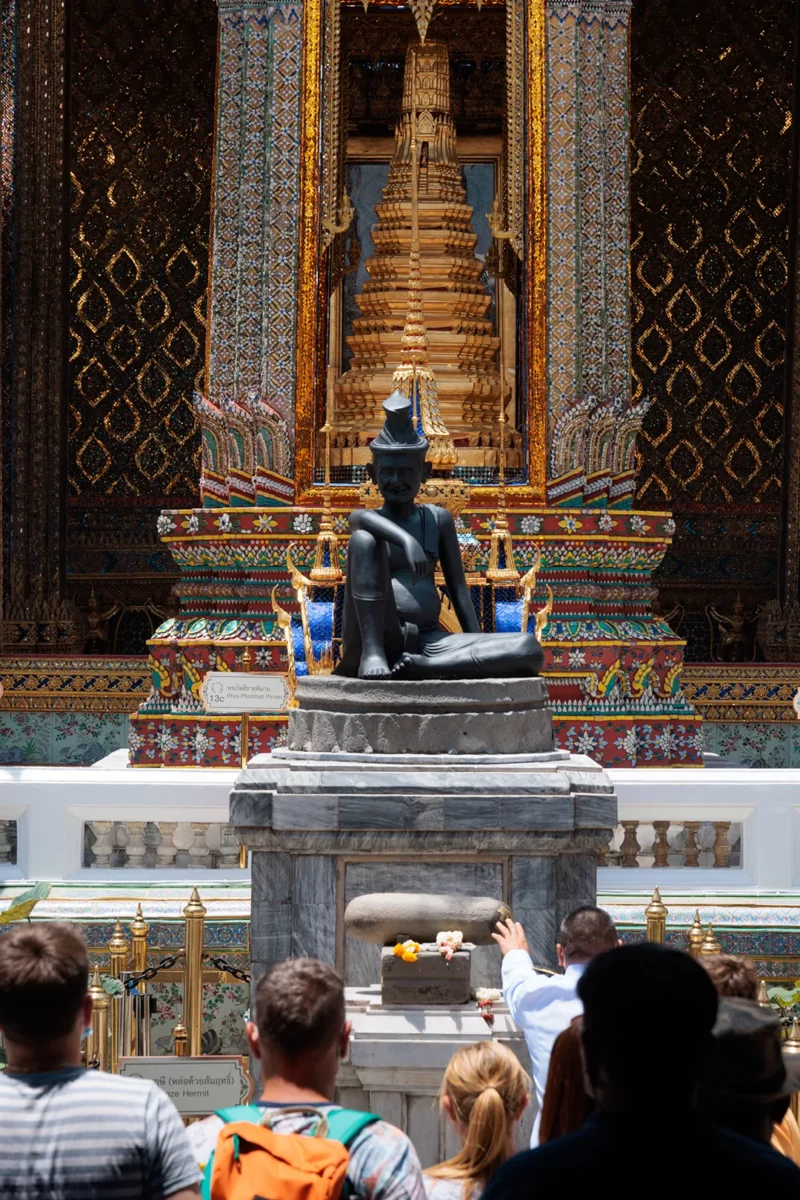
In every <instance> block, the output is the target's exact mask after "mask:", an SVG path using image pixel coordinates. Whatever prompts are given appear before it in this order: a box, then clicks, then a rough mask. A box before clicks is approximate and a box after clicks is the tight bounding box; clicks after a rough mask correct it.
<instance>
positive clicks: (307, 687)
mask: <svg viewBox="0 0 800 1200" xmlns="http://www.w3.org/2000/svg"><path fill="white" fill-rule="evenodd" d="M296 694H297V700H298V702H299V704H300V707H299V708H298V709H295V710H294V711H293V712H292V713H291V714H290V717H289V747H290V749H292V750H304V751H306V752H316V753H334V754H337V753H340V752H341V753H346V754H372V753H375V754H452V755H457V754H520V753H538V752H542V751H546V750H550V749H552V746H553V723H552V716H551V713H550V710H549V709H548V708H546V707H545V705H546V703H547V690H546V688H545V685H544V682H543V681H542V680H541V679H481V680H458V681H456V682H450V681H447V680H437V681H436V682H431V681H414V682H403V681H402V680H360V679H345V678H339V677H338V676H335V675H334V676H308V677H307V678H304V679H300V680H298V684H297V693H296Z"/></svg>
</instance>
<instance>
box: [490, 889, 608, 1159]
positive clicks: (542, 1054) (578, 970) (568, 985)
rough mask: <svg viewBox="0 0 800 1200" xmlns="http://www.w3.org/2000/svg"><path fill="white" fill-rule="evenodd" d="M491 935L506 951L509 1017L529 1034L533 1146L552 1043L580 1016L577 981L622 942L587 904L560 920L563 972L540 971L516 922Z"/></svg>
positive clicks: (604, 917)
mask: <svg viewBox="0 0 800 1200" xmlns="http://www.w3.org/2000/svg"><path fill="white" fill-rule="evenodd" d="M492 937H493V938H494V940H495V941H496V942H497V943H498V945H499V946H500V949H501V950H502V952H503V996H504V998H505V1002H506V1004H507V1005H508V1007H509V1011H510V1013H511V1016H512V1017H513V1019H514V1020H515V1021H516V1023H517V1025H519V1027H520V1029H521V1030H522V1031H523V1033H524V1034H525V1041H526V1042H527V1045H528V1053H529V1054H530V1056H531V1067H532V1074H533V1086H534V1091H535V1092H536V1101H537V1106H538V1112H537V1114H536V1119H535V1121H534V1123H533V1133H532V1135H531V1146H538V1144H539V1122H540V1120H541V1112H542V1104H543V1102H544V1089H545V1084H546V1083H547V1072H548V1069H549V1067H550V1054H551V1053H552V1050H553V1043H554V1042H555V1040H556V1038H557V1037H558V1035H559V1034H560V1033H563V1031H564V1030H565V1029H567V1028H568V1027H569V1025H570V1024H571V1023H572V1021H574V1020H575V1018H576V1017H579V1016H580V1015H581V1012H582V1011H583V1007H582V1005H581V1002H580V1000H579V999H578V995H577V990H576V989H577V986H578V981H579V979H580V978H581V975H582V974H583V972H584V971H585V970H586V966H587V963H589V962H590V961H591V960H592V959H593V958H594V957H595V955H597V954H602V953H603V951H605V950H611V949H612V948H613V947H614V946H616V945H617V944H618V938H617V931H616V928H615V927H614V922H613V921H612V920H611V917H610V916H609V915H608V913H607V912H605V910H604V909H602V908H595V907H594V906H593V905H588V904H587V905H584V906H583V907H581V908H576V909H575V910H574V911H573V912H571V913H569V915H568V916H566V917H565V918H564V920H563V921H562V922H561V928H560V930H559V933H558V942H557V943H556V956H557V958H558V965H559V966H560V967H563V968H564V974H563V975H545V974H542V973H541V972H537V971H536V970H535V968H534V965H533V962H532V960H531V956H530V951H529V950H528V942H527V939H526V937H525V930H524V929H523V928H522V926H521V925H520V923H519V922H518V921H513V920H509V921H505V922H503V921H500V922H498V925H497V933H493V934H492Z"/></svg>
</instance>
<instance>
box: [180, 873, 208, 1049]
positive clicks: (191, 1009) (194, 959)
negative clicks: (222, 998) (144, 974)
mask: <svg viewBox="0 0 800 1200" xmlns="http://www.w3.org/2000/svg"><path fill="white" fill-rule="evenodd" d="M183 915H184V917H185V918H186V924H185V940H184V963H183V1019H184V1021H185V1022H186V1027H187V1029H188V1031H189V1054H190V1055H191V1056H192V1057H194V1056H195V1055H198V1054H201V1053H202V1036H203V940H204V937H203V933H204V924H205V916H206V909H205V906H204V905H203V902H202V901H201V899H200V897H199V895H198V893H197V888H194V890H193V891H192V894H191V897H190V899H189V903H188V904H187V905H186V908H185V909H184V910H183Z"/></svg>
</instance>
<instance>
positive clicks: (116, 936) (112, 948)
mask: <svg viewBox="0 0 800 1200" xmlns="http://www.w3.org/2000/svg"><path fill="white" fill-rule="evenodd" d="M108 953H109V955H110V957H111V967H110V969H111V974H112V975H113V976H114V978H115V979H119V977H120V974H121V973H122V972H123V971H124V970H125V969H126V968H127V966H128V956H129V954H130V946H129V945H128V942H127V940H126V938H125V931H124V930H123V928H122V923H121V921H120V919H119V917H117V920H116V924H115V925H114V932H113V933H112V935H111V937H110V939H109V942H108Z"/></svg>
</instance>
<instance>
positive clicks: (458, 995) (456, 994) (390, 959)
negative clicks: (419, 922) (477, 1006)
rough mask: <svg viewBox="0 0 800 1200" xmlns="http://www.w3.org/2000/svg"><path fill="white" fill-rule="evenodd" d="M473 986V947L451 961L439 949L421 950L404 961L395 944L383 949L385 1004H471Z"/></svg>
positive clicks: (382, 970)
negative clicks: (414, 957)
mask: <svg viewBox="0 0 800 1200" xmlns="http://www.w3.org/2000/svg"><path fill="white" fill-rule="evenodd" d="M412 936H413V935H412ZM469 989H470V953H469V950H459V951H458V953H457V954H454V955H453V957H452V958H451V959H450V962H449V963H448V962H446V961H445V958H444V956H443V955H442V954H440V953H439V951H438V950H425V949H421V950H420V951H419V954H418V956H417V961H416V962H413V963H410V962H403V960H402V958H398V957H397V956H396V955H395V953H394V950H393V949H392V947H391V946H384V947H383V949H382V950H381V1002H382V1003H383V1004H468V1003H469Z"/></svg>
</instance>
